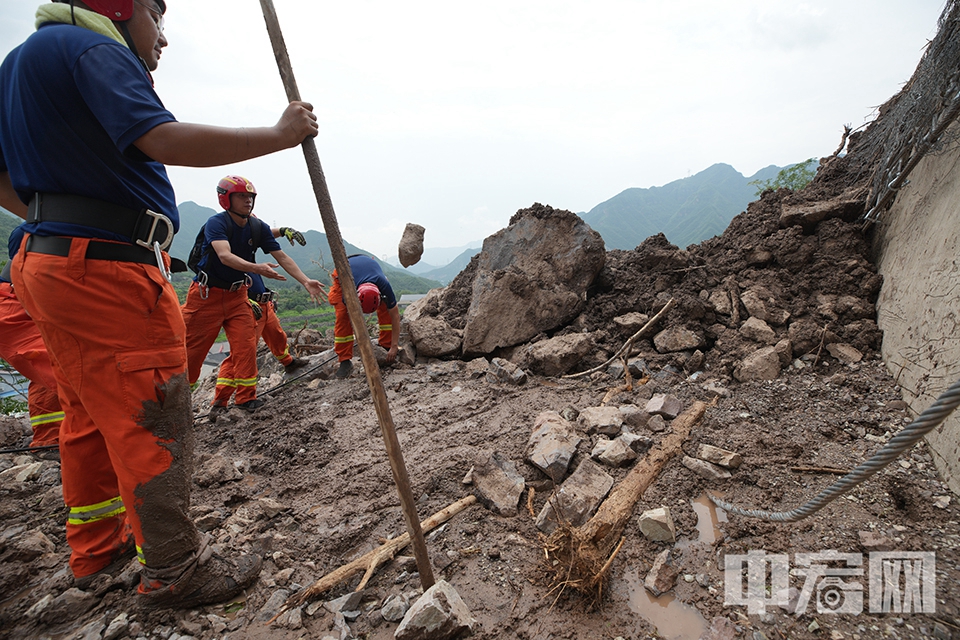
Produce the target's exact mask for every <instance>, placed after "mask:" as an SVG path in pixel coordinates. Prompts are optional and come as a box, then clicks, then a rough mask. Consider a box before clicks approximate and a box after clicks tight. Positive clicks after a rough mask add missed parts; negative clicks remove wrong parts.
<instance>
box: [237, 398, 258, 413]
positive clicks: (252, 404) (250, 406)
mask: <svg viewBox="0 0 960 640" xmlns="http://www.w3.org/2000/svg"><path fill="white" fill-rule="evenodd" d="M235 406H236V407H237V408H238V409H243V410H244V411H251V412H252V411H256V410H257V409H259V408H260V407H262V406H263V400H261V399H260V398H254V399H253V400H247V401H246V402H244V403H243V404H238V405H235Z"/></svg>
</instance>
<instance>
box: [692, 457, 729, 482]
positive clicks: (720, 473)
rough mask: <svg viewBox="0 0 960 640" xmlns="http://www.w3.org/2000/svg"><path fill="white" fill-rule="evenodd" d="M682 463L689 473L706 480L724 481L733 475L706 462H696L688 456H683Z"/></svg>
mask: <svg viewBox="0 0 960 640" xmlns="http://www.w3.org/2000/svg"><path fill="white" fill-rule="evenodd" d="M682 462H683V466H685V467H686V468H687V469H690V471H693V472H694V473H695V474H697V475H698V476H700V477H701V478H705V479H707V480H726V479H728V478H732V477H733V474H732V473H730V472H729V471H727V470H726V469H724V468H723V467H720V466H718V465H715V464H713V463H711V462H706V461H705V460H697V459H696V458H691V457H690V456H683V460H682Z"/></svg>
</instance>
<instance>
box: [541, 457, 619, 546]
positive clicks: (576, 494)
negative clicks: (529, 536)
mask: <svg viewBox="0 0 960 640" xmlns="http://www.w3.org/2000/svg"><path fill="white" fill-rule="evenodd" d="M611 487H613V478H611V477H610V476H609V475H607V473H606V472H605V471H604V470H603V468H602V467H600V465H598V464H597V463H595V462H593V461H592V460H590V459H587V460H584V461H583V462H581V463H580V466H578V467H577V469H576V470H575V471H574V472H573V473H572V474H570V477H569V478H567V479H566V480H564V482H563V484H562V485H560V487H559V488H558V489H557V492H556V493H555V494H554V495H553V496H551V497H550V499H549V500H547V503H546V504H545V505H543V509H541V510H540V514H539V515H538V516H537V522H536V524H537V528H538V529H540V531H543V532H544V533H546V534H550V533H553V531H554V530H555V529H556V528H557V524H558V522H565V523H569V524H570V526H574V527H579V526H580V525H582V524H583V523H584V522H586V521H587V520H588V519H589V518H590V516H591V515H593V512H594V510H595V509H596V508H597V506H598V505H599V504H600V502H602V501H603V499H604V498H605V497H606V495H607V493H608V492H609V491H610V489H611Z"/></svg>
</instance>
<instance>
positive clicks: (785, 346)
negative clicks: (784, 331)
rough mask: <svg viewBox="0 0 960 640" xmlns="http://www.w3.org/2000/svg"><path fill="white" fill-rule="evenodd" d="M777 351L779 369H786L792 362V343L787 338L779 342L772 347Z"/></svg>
mask: <svg viewBox="0 0 960 640" xmlns="http://www.w3.org/2000/svg"><path fill="white" fill-rule="evenodd" d="M773 348H774V349H776V350H777V356H779V358H780V368H781V369H782V368H783V367H786V366H787V365H789V364H790V361H791V360H793V343H792V342H790V340H788V339H787V338H784V339H783V340H780V341H779V342H777V344H776V345H774V347H773Z"/></svg>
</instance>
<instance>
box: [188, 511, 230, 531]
mask: <svg viewBox="0 0 960 640" xmlns="http://www.w3.org/2000/svg"><path fill="white" fill-rule="evenodd" d="M223 520H224V518H223V514H222V513H220V512H219V511H211V512H210V513H207V514H205V515H202V516H200V517H199V518H197V519H196V520H194V521H193V522H194V524H195V525H197V529H199V530H200V531H203V532H205V533H206V532H208V531H213V530H214V529H216V528H217V527H219V526H220V525H221V524H223Z"/></svg>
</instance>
